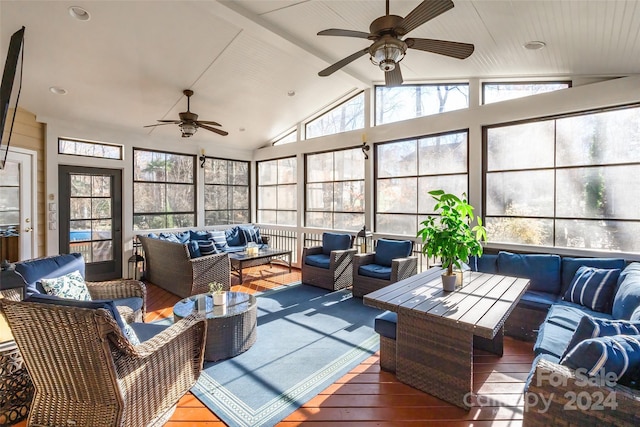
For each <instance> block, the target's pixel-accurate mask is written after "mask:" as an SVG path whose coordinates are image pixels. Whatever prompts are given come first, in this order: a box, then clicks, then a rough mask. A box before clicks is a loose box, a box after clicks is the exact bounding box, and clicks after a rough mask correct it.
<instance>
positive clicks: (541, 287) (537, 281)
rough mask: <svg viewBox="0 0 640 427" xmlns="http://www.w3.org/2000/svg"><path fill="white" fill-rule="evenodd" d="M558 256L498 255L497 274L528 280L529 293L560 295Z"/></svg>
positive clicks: (502, 253)
mask: <svg viewBox="0 0 640 427" xmlns="http://www.w3.org/2000/svg"><path fill="white" fill-rule="evenodd" d="M560 266H561V263H560V256H558V255H551V254H514V253H511V252H505V251H500V252H499V253H498V272H499V273H500V274H502V275H505V276H513V277H523V278H525V279H529V280H530V282H531V283H530V284H529V288H528V290H530V291H541V292H547V293H550V294H560Z"/></svg>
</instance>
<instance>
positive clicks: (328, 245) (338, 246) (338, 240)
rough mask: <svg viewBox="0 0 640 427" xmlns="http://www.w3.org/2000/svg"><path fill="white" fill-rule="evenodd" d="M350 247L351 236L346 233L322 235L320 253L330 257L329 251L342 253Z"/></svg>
mask: <svg viewBox="0 0 640 427" xmlns="http://www.w3.org/2000/svg"><path fill="white" fill-rule="evenodd" d="M350 247H351V235H350V234H346V233H322V253H323V254H325V255H331V251H344V250H347V249H349V248H350Z"/></svg>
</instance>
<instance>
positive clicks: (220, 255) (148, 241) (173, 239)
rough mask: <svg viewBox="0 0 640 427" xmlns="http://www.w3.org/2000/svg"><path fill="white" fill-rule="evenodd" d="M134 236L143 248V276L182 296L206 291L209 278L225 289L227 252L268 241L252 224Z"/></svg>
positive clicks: (227, 284)
mask: <svg viewBox="0 0 640 427" xmlns="http://www.w3.org/2000/svg"><path fill="white" fill-rule="evenodd" d="M137 237H138V239H139V240H140V243H142V248H143V249H144V258H145V263H146V269H145V277H146V279H147V280H149V281H150V282H151V283H153V284H154V285H157V286H160V287H161V288H163V289H165V290H167V291H169V292H171V293H173V294H175V295H178V296H180V297H183V298H186V297H188V296H191V295H196V294H200V293H205V292H207V291H208V289H209V283H211V282H217V283H221V284H222V285H223V288H224V289H225V290H229V288H230V286H231V266H230V263H229V255H228V254H229V253H231V252H238V251H244V250H245V249H246V246H247V244H249V243H251V242H253V243H255V244H257V245H264V244H266V243H268V239H267V238H265V237H262V236H261V235H260V230H259V229H258V227H257V226H255V225H252V224H247V225H239V226H234V227H230V228H228V229H224V230H197V231H196V230H188V231H183V232H176V233H159V234H156V233H149V234H146V235H143V234H139V235H138V236H137Z"/></svg>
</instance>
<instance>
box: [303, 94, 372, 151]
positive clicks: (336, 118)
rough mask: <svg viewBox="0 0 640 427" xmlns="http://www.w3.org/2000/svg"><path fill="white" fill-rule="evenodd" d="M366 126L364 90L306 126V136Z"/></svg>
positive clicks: (329, 133)
mask: <svg viewBox="0 0 640 427" xmlns="http://www.w3.org/2000/svg"><path fill="white" fill-rule="evenodd" d="M363 128H364V92H361V93H360V94H358V95H356V96H354V97H353V98H351V99H350V100H348V101H346V102H344V103H342V104H340V105H338V106H337V107H336V108H334V109H332V110H330V111H328V112H326V113H325V114H323V115H321V116H320V117H318V118H317V119H314V120H312V121H310V122H309V123H307V125H306V126H305V129H306V131H305V135H306V138H307V139H309V138H316V137H318V136H325V135H332V134H334V133H340V132H346V131H349V130H355V129H363Z"/></svg>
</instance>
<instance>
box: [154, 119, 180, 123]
mask: <svg viewBox="0 0 640 427" xmlns="http://www.w3.org/2000/svg"><path fill="white" fill-rule="evenodd" d="M156 121H157V122H159V123H176V124H177V123H180V120H156Z"/></svg>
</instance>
